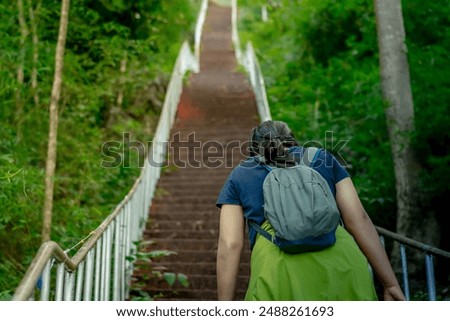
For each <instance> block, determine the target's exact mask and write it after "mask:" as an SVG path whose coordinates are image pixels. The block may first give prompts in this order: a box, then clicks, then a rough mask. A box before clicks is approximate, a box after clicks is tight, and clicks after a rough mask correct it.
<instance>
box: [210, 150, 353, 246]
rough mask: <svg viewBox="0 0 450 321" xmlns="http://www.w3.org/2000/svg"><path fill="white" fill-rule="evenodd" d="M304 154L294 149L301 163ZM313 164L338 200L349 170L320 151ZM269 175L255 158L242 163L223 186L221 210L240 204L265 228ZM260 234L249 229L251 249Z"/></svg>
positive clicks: (245, 213)
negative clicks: (338, 189) (338, 186)
mask: <svg viewBox="0 0 450 321" xmlns="http://www.w3.org/2000/svg"><path fill="white" fill-rule="evenodd" d="M303 151H304V148H303V147H293V148H291V149H290V152H291V153H293V154H294V156H295V159H296V160H297V161H298V162H300V159H301V156H302V155H303ZM311 165H312V166H311V167H312V168H314V169H315V170H316V171H317V172H319V173H320V174H321V175H322V176H323V178H325V180H326V181H327V183H328V185H329V186H330V189H331V191H332V192H333V195H334V196H335V197H336V186H335V185H336V183H338V182H339V181H341V180H343V179H344V178H346V177H349V176H350V175H349V174H348V173H347V171H346V170H345V168H344V167H342V166H341V165H340V164H339V162H338V161H337V160H336V158H335V157H334V156H333V155H331V154H330V153H328V152H327V151H325V150H320V152H319V154H318V156H317V158H316V160H315V161H314V162H313V163H312V164H311ZM268 173H269V172H268V170H267V169H266V168H264V167H263V166H261V165H259V164H258V162H256V161H255V160H254V159H253V158H248V159H247V160H245V161H243V162H241V164H239V165H238V166H237V167H236V168H234V169H233V171H232V172H231V173H230V175H229V176H228V178H227V180H226V182H225V184H224V186H223V187H222V190H221V191H220V194H219V198H218V199H217V202H216V205H217V207H219V208H220V207H222V205H223V204H231V205H240V206H242V209H243V212H244V217H245V218H246V219H247V220H251V221H253V222H255V223H256V224H258V225H261V224H262V223H263V222H264V220H265V218H264V210H263V204H264V196H263V182H264V179H265V178H266V176H267V174H268ZM256 233H257V232H256V231H255V230H254V229H253V228H252V227H250V226H249V239H250V248H253V246H254V244H255V241H256Z"/></svg>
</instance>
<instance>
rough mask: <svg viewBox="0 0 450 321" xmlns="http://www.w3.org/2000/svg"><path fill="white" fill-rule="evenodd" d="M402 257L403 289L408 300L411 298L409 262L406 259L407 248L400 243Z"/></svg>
mask: <svg viewBox="0 0 450 321" xmlns="http://www.w3.org/2000/svg"><path fill="white" fill-rule="evenodd" d="M400 258H401V261H402V277H403V291H404V293H405V297H406V300H407V301H409V300H410V294H409V279H408V262H407V259H406V249H405V246H404V245H403V244H401V245H400Z"/></svg>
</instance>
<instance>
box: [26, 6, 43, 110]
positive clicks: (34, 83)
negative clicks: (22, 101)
mask: <svg viewBox="0 0 450 321" xmlns="http://www.w3.org/2000/svg"><path fill="white" fill-rule="evenodd" d="M40 6H41V3H40V2H39V3H38V5H37V6H36V10H34V9H33V3H32V0H28V10H29V11H28V15H29V17H30V26H31V36H32V39H33V69H32V71H31V90H32V92H33V100H34V105H35V106H36V107H38V106H39V92H38V72H37V64H38V61H39V37H38V33H37V21H36V15H35V13H36V12H38V11H39V8H40Z"/></svg>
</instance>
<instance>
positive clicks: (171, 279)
mask: <svg viewBox="0 0 450 321" xmlns="http://www.w3.org/2000/svg"><path fill="white" fill-rule="evenodd" d="M163 278H164V280H165V281H166V282H167V284H169V286H173V285H174V284H175V281H176V280H177V276H176V274H175V273H173V272H166V273H164V275H163Z"/></svg>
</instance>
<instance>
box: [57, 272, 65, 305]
mask: <svg viewBox="0 0 450 321" xmlns="http://www.w3.org/2000/svg"><path fill="white" fill-rule="evenodd" d="M64 272H65V271H64V265H63V264H59V265H58V268H57V272H56V292H55V301H62V300H63V295H64Z"/></svg>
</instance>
